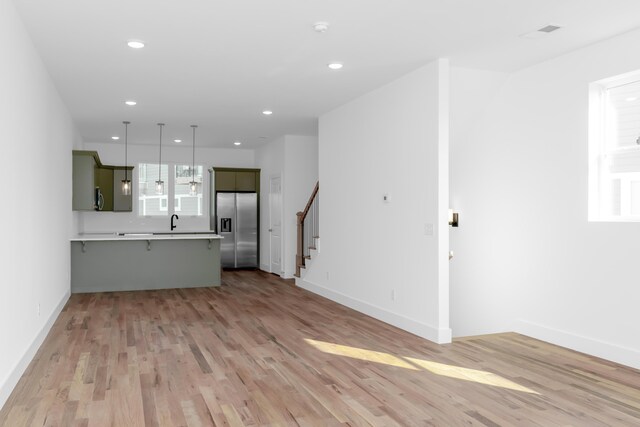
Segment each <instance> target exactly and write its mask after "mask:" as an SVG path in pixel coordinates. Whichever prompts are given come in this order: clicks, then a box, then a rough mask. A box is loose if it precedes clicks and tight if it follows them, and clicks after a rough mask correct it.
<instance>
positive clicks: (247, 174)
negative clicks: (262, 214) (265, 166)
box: [213, 168, 260, 192]
mask: <svg viewBox="0 0 640 427" xmlns="http://www.w3.org/2000/svg"><path fill="white" fill-rule="evenodd" d="M213 170H214V171H215V190H216V191H244V192H259V190H260V169H239V168H213Z"/></svg>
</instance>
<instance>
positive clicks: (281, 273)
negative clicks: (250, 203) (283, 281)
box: [268, 172, 285, 277]
mask: <svg viewBox="0 0 640 427" xmlns="http://www.w3.org/2000/svg"><path fill="white" fill-rule="evenodd" d="M282 175H283V174H282V172H278V173H273V174H270V175H269V224H268V229H272V226H271V225H272V223H273V216H272V208H273V206H272V200H273V198H272V197H271V181H272V180H273V179H274V178H280V271H273V262H272V261H273V252H272V251H271V248H272V244H271V238H272V235H273V233H272V232H269V272H270V273H273V274H277V275H278V276H280V277H284V275H285V271H284V265H283V264H282V262H283V261H282V260H283V259H284V221H283V219H284V192H283V191H282V182H283V179H282Z"/></svg>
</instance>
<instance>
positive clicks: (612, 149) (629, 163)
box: [589, 71, 640, 221]
mask: <svg viewBox="0 0 640 427" xmlns="http://www.w3.org/2000/svg"><path fill="white" fill-rule="evenodd" d="M589 220H590V221H640V71H638V72H634V73H629V74H625V75H622V76H616V77H613V78H610V79H605V80H601V81H598V82H594V83H592V84H591V85H590V93H589Z"/></svg>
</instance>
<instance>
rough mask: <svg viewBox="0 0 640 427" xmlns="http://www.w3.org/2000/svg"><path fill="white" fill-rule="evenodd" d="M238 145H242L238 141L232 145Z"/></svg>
mask: <svg viewBox="0 0 640 427" xmlns="http://www.w3.org/2000/svg"><path fill="white" fill-rule="evenodd" d="M240 144H242V142H240V141H236V142H234V143H233V145H240Z"/></svg>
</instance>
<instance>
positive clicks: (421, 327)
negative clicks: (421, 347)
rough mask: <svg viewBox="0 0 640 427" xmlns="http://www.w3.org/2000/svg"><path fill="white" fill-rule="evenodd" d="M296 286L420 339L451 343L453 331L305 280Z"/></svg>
mask: <svg viewBox="0 0 640 427" xmlns="http://www.w3.org/2000/svg"><path fill="white" fill-rule="evenodd" d="M296 285H298V286H299V287H301V288H302V289H306V290H307V291H309V292H313V293H314V294H318V295H320V296H323V297H325V298H328V299H330V300H331V301H334V302H337V303H338V304H342V305H344V306H347V307H349V308H352V309H354V310H356V311H359V312H360V313H364V314H367V315H369V316H371V317H373V318H375V319H378V320H381V321H383V322H385V323H388V324H390V325H393V326H396V327H398V328H400V329H403V330H405V331H407V332H411V333H412V334H415V335H417V336H419V337H422V338H425V339H428V340H429V341H433V342H435V343H438V344H448V343H450V342H451V329H448V328H447V329H437V328H434V327H433V326H431V325H427V324H424V323H421V322H418V321H416V320H413V319H409V318H408V317H404V316H401V315H399V314H396V313H393V312H391V311H387V310H385V309H383V308H380V307H377V306H375V305H372V304H369V303H367V302H364V301H361V300H358V299H356V298H352V297H350V296H347V295H344V294H341V293H339V292H336V291H333V290H331V289H327V288H325V287H322V286H319V285H316V284H313V283H310V282H308V281H306V280H303V279H296Z"/></svg>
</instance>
